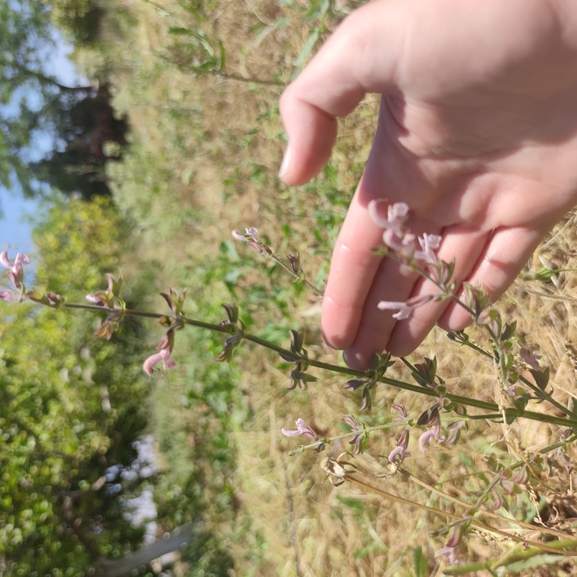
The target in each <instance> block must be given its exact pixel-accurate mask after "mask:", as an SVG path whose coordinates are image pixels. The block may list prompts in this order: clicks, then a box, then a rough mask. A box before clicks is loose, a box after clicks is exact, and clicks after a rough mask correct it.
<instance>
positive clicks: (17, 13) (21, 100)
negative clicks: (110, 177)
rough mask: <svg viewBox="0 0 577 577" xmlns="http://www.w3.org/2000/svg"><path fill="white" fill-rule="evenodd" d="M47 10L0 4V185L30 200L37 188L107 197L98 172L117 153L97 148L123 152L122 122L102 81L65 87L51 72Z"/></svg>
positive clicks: (35, 0) (23, 1)
mask: <svg viewBox="0 0 577 577" xmlns="http://www.w3.org/2000/svg"><path fill="white" fill-rule="evenodd" d="M51 10H52V9H51V8H50V7H49V6H48V5H47V4H45V3H42V2H40V1H39V0H18V1H17V2H14V1H12V0H0V83H1V85H2V87H3V90H2V92H1V93H0V184H2V185H3V186H4V187H5V188H6V189H9V190H21V191H22V193H23V194H24V195H25V196H28V197H30V196H33V195H35V194H38V193H39V192H41V191H42V190H43V184H42V183H44V185H48V186H49V187H54V188H58V189H59V190H61V191H62V192H64V193H68V194H71V193H79V194H81V195H82V196H83V197H85V198H90V197H92V196H94V195H98V194H100V195H110V189H109V187H108V184H107V182H106V177H105V174H104V166H105V164H106V162H108V161H111V160H119V159H120V157H121V154H120V153H118V154H115V155H107V154H106V152H105V151H104V149H103V145H104V144H105V143H106V142H116V143H117V144H118V145H120V146H125V145H126V144H127V141H126V133H127V130H128V124H127V121H126V118H120V119H117V118H116V117H115V113H114V110H113V108H112V106H111V104H110V92H109V88H108V86H107V84H106V82H105V81H104V80H103V79H100V80H99V81H96V82H95V83H94V84H84V85H77V86H67V85H65V84H64V83H63V82H62V81H61V80H60V79H59V78H58V77H57V75H56V74H54V73H52V72H51V71H50V70H51V66H50V65H49V64H50V63H49V60H48V55H50V54H53V53H54V52H55V45H56V42H58V37H57V34H56V31H55V29H54V27H53V25H52V19H51ZM57 12H58V11H57ZM44 188H45V186H44Z"/></svg>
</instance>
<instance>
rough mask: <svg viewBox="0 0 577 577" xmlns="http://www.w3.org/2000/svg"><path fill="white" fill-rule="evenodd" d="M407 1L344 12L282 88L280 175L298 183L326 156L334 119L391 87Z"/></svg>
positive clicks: (383, 1) (313, 172)
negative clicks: (283, 147)
mask: <svg viewBox="0 0 577 577" xmlns="http://www.w3.org/2000/svg"><path fill="white" fill-rule="evenodd" d="M407 3H410V2H407V0H404V1H402V2H396V1H394V0H392V1H391V0H379V1H377V2H374V3H371V4H368V5H366V6H364V7H362V8H360V9H358V10H356V11H355V12H353V13H352V14H351V15H350V16H348V17H347V18H346V19H345V20H344V21H343V22H342V23H341V25H340V26H339V27H338V28H337V30H336V31H335V33H334V34H333V35H332V36H331V37H330V38H329V40H328V41H327V42H326V43H325V44H324V46H323V47H322V48H321V50H320V51H319V52H318V53H317V54H316V56H315V57H314V58H313V59H312V60H311V62H310V63H309V65H308V66H307V67H306V68H305V70H304V71H303V72H302V73H301V74H300V75H299V76H298V78H297V79H296V80H295V81H294V82H292V83H291V84H290V85H289V86H288V87H287V89H286V90H285V92H284V93H283V95H282V97H281V101H280V112H281V117H282V120H283V123H284V125H285V129H286V132H287V135H288V140H289V143H288V146H287V149H286V151H285V157H284V159H283V163H282V165H281V170H280V177H281V179H282V180H284V181H285V182H286V183H287V184H293V185H296V184H302V183H304V182H307V181H309V180H310V179H311V178H312V177H313V176H315V175H316V174H317V173H318V172H319V171H320V170H321V169H322V168H323V166H324V165H325V164H326V162H327V161H328V159H329V157H330V155H331V150H332V147H333V144H334V142H335V139H336V136H337V118H338V117H339V116H346V115H347V114H349V113H350V112H352V111H353V110H354V109H355V107H356V106H357V105H358V104H359V102H360V101H361V100H362V98H363V96H364V95H365V94H366V93H367V92H379V93H386V92H392V91H394V90H395V84H396V82H395V71H396V69H397V63H398V60H399V58H400V55H401V51H402V46H403V39H404V30H406V27H405V19H406V17H407V7H406V5H407Z"/></svg>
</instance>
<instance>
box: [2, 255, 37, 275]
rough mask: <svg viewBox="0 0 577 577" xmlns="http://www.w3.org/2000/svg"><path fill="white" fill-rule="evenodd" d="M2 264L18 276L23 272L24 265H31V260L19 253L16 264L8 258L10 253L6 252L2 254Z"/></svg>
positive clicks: (15, 260)
mask: <svg viewBox="0 0 577 577" xmlns="http://www.w3.org/2000/svg"><path fill="white" fill-rule="evenodd" d="M0 264H1V265H2V266H4V267H5V268H7V269H9V270H10V271H12V272H13V273H14V274H18V272H20V271H21V270H22V266H23V265H25V264H30V259H29V258H28V256H27V255H25V254H22V253H21V252H19V253H18V254H17V255H16V258H15V259H14V262H11V261H10V259H9V258H8V252H7V251H4V252H2V253H0Z"/></svg>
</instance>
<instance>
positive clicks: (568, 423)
mask: <svg viewBox="0 0 577 577" xmlns="http://www.w3.org/2000/svg"><path fill="white" fill-rule="evenodd" d="M64 306H65V307H66V308H69V309H82V310H89V311H93V312H105V313H109V314H110V313H119V312H123V314H125V315H130V316H136V317H145V318H154V319H160V318H164V317H166V316H168V315H164V314H160V313H148V312H143V311H135V310H132V309H125V310H124V311H119V310H117V309H109V308H107V307H99V306H96V305H84V304H73V303H65V305H64ZM181 320H182V322H183V323H184V324H187V325H191V326H195V327H199V328H203V329H207V330H210V331H215V332H219V333H224V334H230V325H217V324H213V323H205V322H203V321H199V320H196V319H189V318H186V317H181ZM243 338H244V339H245V340H247V341H250V342H253V343H255V344H257V345H260V346H262V347H265V348H267V349H269V350H271V351H275V352H276V353H279V354H282V355H283V356H284V357H288V358H290V359H294V360H295V361H306V362H307V363H308V364H309V365H310V366H312V367H317V368H319V369H323V370H326V371H331V372H333V373H339V374H342V375H347V376H351V377H360V378H362V377H366V374H365V373H363V372H361V371H355V370H353V369H349V368H348V367H340V366H338V365H333V364H330V363H324V362H322V361H316V360H314V359H307V358H305V357H303V356H302V355H299V354H298V353H294V352H292V351H291V350H289V349H285V348H283V347H279V346H278V345H275V344H273V343H270V342H269V341H266V340H264V339H261V338H260V337H257V336H255V335H251V334H248V333H245V334H244V335H243ZM377 380H378V382H379V383H384V384H386V385H391V386H393V387H396V388H398V389H403V390H405V391H411V392H413V393H417V394H420V395H425V396H428V397H434V398H438V396H439V395H438V393H436V392H435V391H434V390H432V389H426V388H424V387H421V386H419V385H413V384H411V383H406V382H404V381H399V380H397V379H391V378H388V377H380V378H379V379H377ZM444 396H445V398H447V399H449V400H450V401H453V402H454V403H457V404H459V405H464V406H467V407H475V408H477V409H482V410H485V411H489V412H490V413H498V412H499V406H498V405H497V404H495V403H491V402H488V401H481V400H479V399H471V398H469V397H463V396H461V395H454V394H452V393H446V394H445V395H444ZM503 412H504V414H505V415H506V417H508V418H510V419H516V418H519V417H522V418H525V419H529V420H532V421H540V422H542V423H550V424H552V425H560V426H562V427H567V428H571V429H573V428H577V420H573V419H566V418H563V417H555V416H553V415H547V414H543V413H536V412H534V411H522V412H521V411H519V410H517V409H514V408H507V409H505V410H504V411H503Z"/></svg>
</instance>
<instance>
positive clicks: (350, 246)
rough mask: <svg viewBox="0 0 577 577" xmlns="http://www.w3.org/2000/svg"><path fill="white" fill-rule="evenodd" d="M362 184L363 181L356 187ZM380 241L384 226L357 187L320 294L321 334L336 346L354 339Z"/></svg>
mask: <svg viewBox="0 0 577 577" xmlns="http://www.w3.org/2000/svg"><path fill="white" fill-rule="evenodd" d="M361 186H362V181H361V184H360V185H359V189H360V187H361ZM382 241H383V229H382V228H380V227H379V226H377V225H376V224H375V223H374V222H373V220H372V218H371V217H370V216H369V212H368V209H367V207H366V206H363V205H362V204H361V203H360V202H359V192H358V189H357V193H356V194H355V196H354V197H353V200H352V202H351V205H350V207H349V210H348V212H347V216H346V218H345V222H344V224H343V226H342V228H341V231H340V233H339V236H338V238H337V242H336V244H335V248H334V250H333V255H332V259H331V268H330V273H329V278H328V281H327V287H326V290H325V295H324V298H323V309H322V331H323V337H324V339H325V340H326V342H327V343H328V344H329V345H330V346H332V347H334V348H336V349H346V348H348V347H349V346H350V345H351V344H352V343H353V341H354V338H355V335H356V333H357V329H358V327H359V323H360V320H361V316H362V313H363V306H364V302H365V299H366V297H367V294H368V292H369V290H370V288H371V285H372V282H373V279H374V277H375V274H376V272H377V270H378V268H379V265H380V263H381V261H382V259H383V257H382V256H378V255H376V254H375V253H374V250H373V249H375V248H376V247H378V246H382V244H383V242H382Z"/></svg>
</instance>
